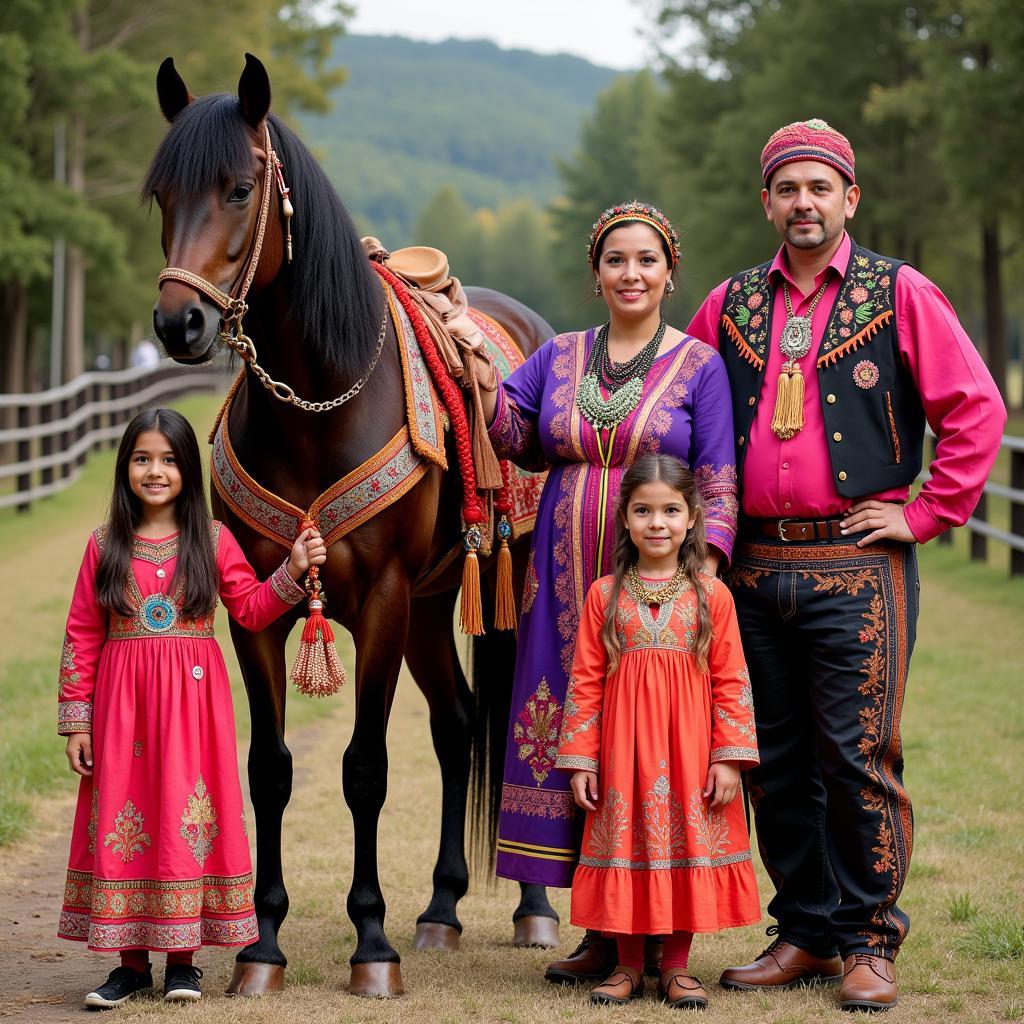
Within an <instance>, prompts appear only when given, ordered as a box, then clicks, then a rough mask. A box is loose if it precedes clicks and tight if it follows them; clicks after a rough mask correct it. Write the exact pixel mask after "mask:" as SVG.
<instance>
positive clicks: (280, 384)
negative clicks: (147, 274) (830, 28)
mask: <svg viewBox="0 0 1024 1024" xmlns="http://www.w3.org/2000/svg"><path fill="white" fill-rule="evenodd" d="M263 148H264V150H265V152H266V154H267V162H266V167H265V169H264V173H263V195H262V197H261V200H260V213H259V219H258V220H257V222H256V233H255V235H254V236H253V243H252V248H251V249H250V251H249V258H248V260H247V262H246V264H245V267H244V268H243V270H242V273H241V274H240V275H239V277H238V279H237V280H236V283H235V287H234V288H232V290H231V294H229V293H227V292H224V291H221V289H220V288H218V287H217V286H216V285H215V284H213V283H211V282H210V281H207V280H206V279H205V278H203V277H200V276H199V275H198V274H194V273H193V272H192V271H191V270H185V269H184V268H183V267H165V268H164V269H163V270H162V271H160V276H159V277H158V278H157V285H158V287H160V288H162V287H163V285H164V282H166V281H178V282H180V283H181V284H186V285H188V286H189V287H190V288H194V289H195V290H196V291H199V292H202V293H203V294H204V295H205V296H206V297H207V298H208V299H209V300H210V301H211V302H212V303H213V304H214V305H215V306H217V308H218V309H220V311H221V316H220V324H219V326H218V329H217V337H218V338H219V339H220V341H221V342H223V343H224V344H225V345H227V347H228V348H230V349H231V350H232V351H234V352H236V353H237V354H238V355H239V356H240V357H241V358H242V361H243V362H244V363H245V364H246V365H247V366H248V367H249V369H251V370H252V372H253V373H254V374H255V375H256V378H257V379H258V380H259V382H260V383H261V384H262V385H263V386H264V387H265V388H266V389H267V390H268V391H269V392H270V393H271V394H272V395H273V396H274V397H275V398H277V399H279V400H280V401H282V402H288V403H290V404H291V405H294V406H297V407H298V408H299V409H302V410H304V411H305V412H327V411H328V410H329V409H336V408H338V406H341V405H344V404H345V403H346V402H348V401H349V400H350V399H352V398H355V396H356V395H358V394H359V392H360V391H362V389H363V387H364V386H365V384H366V382H367V381H368V380H369V379H370V376H371V375H372V374H373V371H374V369H375V368H376V366H377V362H378V360H379V359H380V354H381V350H382V349H383V347H384V338H385V336H386V334H387V327H388V308H387V304H386V303H385V306H384V317H383V319H382V320H381V324H380V331H379V332H378V335H377V348H376V351H375V352H374V355H373V359H372V360H371V362H370V366H369V368H368V369H367V371H366V373H364V374H363V375H362V376H361V377H360V378H359V380H357V381H356V382H355V384H353V385H352V386H351V387H350V388H349V389H348V390H347V391H346V392H345V393H344V394H341V395H338V396H337V397H336V398H332V399H330V400H328V401H326V402H312V401H309V400H308V399H305V398H299V396H298V395H296V394H295V391H294V390H293V389H292V388H291V387H290V386H289V385H288V384H286V383H285V382H284V381H280V380H274V378H273V377H271V376H270V374H269V373H267V371H266V370H264V369H263V367H262V366H260V364H259V362H258V361H257V359H256V346H255V345H254V344H253V340H252V338H250V337H249V336H248V335H247V334H246V333H245V332H244V331H243V330H242V319H243V317H244V316H245V314H246V313H247V312H248V311H249V306H248V304H247V303H246V301H245V297H246V295H248V294H249V288H250V287H251V286H252V282H253V278H254V277H255V276H256V268H257V267H258V266H259V262H260V255H261V254H262V252H263V241H264V238H265V236H266V232H267V222H268V220H269V216H270V201H271V193H272V192H273V191H274V189H275V188H276V189H277V190H278V191H279V193H280V196H281V212H282V215H283V217H284V220H285V225H286V236H287V243H286V247H287V255H288V262H289V263H290V262H291V260H292V238H291V226H290V221H291V216H292V204H291V199H290V195H291V190H290V189H289V188H288V186H287V185H286V184H285V180H284V164H283V163H282V162H281V161H280V159H279V158H278V156H277V153H275V152H274V147H273V146H272V145H271V142H270V129H269V128H268V127H267V126H266V124H264V126H263Z"/></svg>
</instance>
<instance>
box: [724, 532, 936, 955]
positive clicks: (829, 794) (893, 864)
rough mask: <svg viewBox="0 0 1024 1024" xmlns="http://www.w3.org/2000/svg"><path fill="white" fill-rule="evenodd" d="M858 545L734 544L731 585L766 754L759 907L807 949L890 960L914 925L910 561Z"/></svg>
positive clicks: (753, 785) (754, 775)
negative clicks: (768, 897)
mask: <svg viewBox="0 0 1024 1024" xmlns="http://www.w3.org/2000/svg"><path fill="white" fill-rule="evenodd" d="M860 536H863V534H862V535H860ZM855 540H856V538H854V540H851V541H846V540H845V539H844V540H843V541H839V542H837V541H821V542H812V543H800V544H794V543H787V542H785V541H782V540H779V541H773V540H769V539H767V538H765V539H761V538H757V539H756V540H755V539H751V540H748V541H742V540H741V542H740V543H739V545H738V547H737V551H736V553H735V554H734V561H733V567H732V569H731V570H730V572H729V577H728V578H729V583H730V586H731V588H732V591H733V595H734V597H735V599H736V609H737V613H738V617H739V624H740V630H741V633H742V636H743V646H744V651H745V653H746V656H747V662H748V665H749V668H750V674H751V683H752V687H753V695H754V711H755V715H756V720H757V740H758V746H759V748H760V753H761V764H760V766H759V767H758V768H756V769H754V770H753V771H751V772H750V773H749V776H748V778H747V785H748V789H749V793H750V798H751V803H752V805H753V807H754V820H755V824H756V829H757V840H758V845H759V847H760V852H761V858H762V860H763V862H764V865H765V867H766V869H767V871H768V874H769V875H770V877H771V879H772V882H773V883H774V885H775V888H776V893H775V897H774V899H773V900H772V901H771V903H770V904H769V907H768V911H769V913H770V914H771V916H772V917H774V918H775V919H776V920H777V921H778V923H779V935H780V937H781V938H784V939H785V940H786V941H789V942H792V943H793V944H794V945H797V946H800V947H801V948H803V949H806V950H808V951H810V952H812V953H816V954H818V955H821V956H831V955H834V953H835V952H836V950H838V951H839V952H840V953H841V954H842V955H843V956H844V957H846V956H849V955H850V954H851V953H859V952H863V953H874V954H879V955H882V956H886V957H889V958H892V957H895V955H896V953H897V951H898V949H899V946H900V943H901V942H902V941H903V939H904V938H905V937H906V934H907V930H908V928H909V923H910V922H909V919H908V918H907V915H906V914H905V913H903V911H901V910H900V909H899V908H898V907H897V905H896V900H897V898H898V897H899V894H900V891H901V889H902V888H903V883H904V881H905V880H906V877H907V868H908V866H909V863H910V852H911V846H912V843H913V818H912V812H911V807H910V800H909V798H908V797H907V793H906V790H905V789H904V788H903V755H902V749H901V745H900V713H901V711H902V707H903V694H904V686H905V683H906V678H907V666H908V663H909V660H910V655H911V651H912V650H913V646H914V639H915V634H916V629H917V615H918V575H917V555H916V550H915V548H914V545H910V544H902V543H898V542H890V541H885V542H880V543H877V544H872V545H870V546H868V547H866V548H858V547H857V546H856V544H855V543H854V541H855Z"/></svg>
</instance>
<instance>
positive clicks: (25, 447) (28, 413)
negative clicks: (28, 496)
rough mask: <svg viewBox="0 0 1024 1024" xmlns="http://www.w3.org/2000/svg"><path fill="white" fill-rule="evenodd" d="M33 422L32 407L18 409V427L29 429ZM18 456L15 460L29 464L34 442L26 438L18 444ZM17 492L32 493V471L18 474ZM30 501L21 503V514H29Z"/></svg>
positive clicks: (19, 505) (24, 406) (18, 507)
mask: <svg viewBox="0 0 1024 1024" xmlns="http://www.w3.org/2000/svg"><path fill="white" fill-rule="evenodd" d="M31 422H32V407H31V406H29V405H22V406H19V407H18V426H19V427H22V428H24V427H27V426H29V425H30V424H31ZM16 447H17V454H16V455H15V458H16V459H17V460H18V461H19V462H27V461H28V460H29V459H30V458H32V442H31V441H30V440H29V439H28V438H24V439H23V440H21V441H19V442H18V444H17V446H16ZM16 486H17V491H18V493H19V494H21V493H22V491H30V490H31V489H32V470H29V471H28V472H26V473H19V474H18V481H17V485H16ZM31 504H32V503H31V502H30V501H23V502H20V503H19V504H18V506H17V509H18V511H19V512H27V511H28V510H29V507H30V506H31Z"/></svg>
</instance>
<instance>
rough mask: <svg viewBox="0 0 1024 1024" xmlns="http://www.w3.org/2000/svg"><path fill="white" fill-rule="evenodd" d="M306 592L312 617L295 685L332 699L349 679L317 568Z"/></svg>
mask: <svg viewBox="0 0 1024 1024" xmlns="http://www.w3.org/2000/svg"><path fill="white" fill-rule="evenodd" d="M303 529H305V526H303ZM306 589H307V590H308V591H309V618H308V619H306V624H305V626H303V628H302V639H301V640H300V641H299V649H298V651H297V652H296V654H295V663H294V664H293V665H292V682H293V683H295V685H296V687H297V688H298V690H299V692H300V693H305V694H307V695H308V696H310V697H329V696H330V695H331V694H333V693H337V692H338V691H339V690H340V689H341V688H342V687H343V686H344V685H345V682H346V676H345V667H344V665H342V663H341V659H340V658H339V657H338V648H337V647H336V646H335V644H334V630H333V629H331V624H330V623H329V622H328V621H327V619H326V618H325V617H324V612H323V608H324V597H323V591H322V589H321V586H320V569H319V567H318V566H315V565H311V566H310V567H309V572H308V573H307V574H306Z"/></svg>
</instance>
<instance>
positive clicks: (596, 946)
mask: <svg viewBox="0 0 1024 1024" xmlns="http://www.w3.org/2000/svg"><path fill="white" fill-rule="evenodd" d="M617 959H618V952H617V950H616V948H615V940H614V939H606V938H604V937H603V936H602V935H601V933H600V932H587V934H586V935H584V936H583V941H582V942H581V943H580V944H579V945H578V946H577V947H576V949H575V950H573V952H572V953H570V954H569V956H568V957H566V959H565V960H555V961H554V963H550V964H548V969H547V970H546V971H545V972H544V978H545V979H546V980H547V981H550V982H551V983H552V984H553V985H584V984H587V983H589V982H595V981H604V979H605V978H607V977H608V975H609V974H611V972H612V971H613V970H614V968H615V964H616V961H617Z"/></svg>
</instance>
